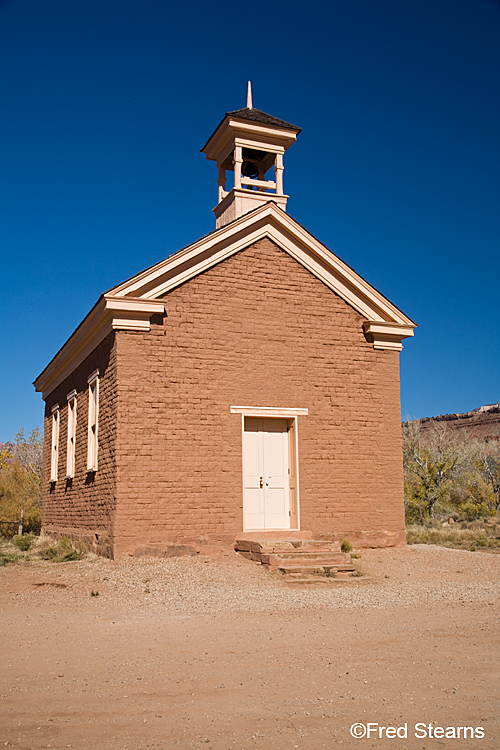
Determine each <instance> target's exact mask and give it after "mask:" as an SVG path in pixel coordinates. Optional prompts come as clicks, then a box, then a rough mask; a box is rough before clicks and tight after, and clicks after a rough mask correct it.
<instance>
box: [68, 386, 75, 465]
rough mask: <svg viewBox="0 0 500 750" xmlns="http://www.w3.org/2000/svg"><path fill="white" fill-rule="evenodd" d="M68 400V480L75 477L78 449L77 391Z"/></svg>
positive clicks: (70, 394) (69, 395) (72, 392)
mask: <svg viewBox="0 0 500 750" xmlns="http://www.w3.org/2000/svg"><path fill="white" fill-rule="evenodd" d="M66 398H67V400H68V442H67V447H66V479H73V477H74V476H75V448H76V391H75V390H73V391H71V393H68V395H67V396H66Z"/></svg>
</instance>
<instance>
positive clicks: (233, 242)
mask: <svg viewBox="0 0 500 750" xmlns="http://www.w3.org/2000/svg"><path fill="white" fill-rule="evenodd" d="M264 238H268V239H270V240H272V241H273V242H274V243H275V244H276V245H278V247H280V248H281V249H282V250H284V251H285V252H287V253H288V254H289V255H291V256H292V258H294V259H295V260H296V261H297V262H298V263H300V264H301V265H302V266H304V267H305V268H307V270H308V271H309V272H310V273H312V274H313V275H314V276H316V277H317V278H318V279H320V280H321V281H322V282H323V283H324V284H326V286H328V287H329V288H330V289H332V290H333V291H334V292H335V293H336V294H338V295H339V296H340V297H342V299H344V300H345V301H346V302H348V303H349V304H350V305H351V306H352V307H354V309H355V310H357V311H358V312H359V313H360V314H361V315H362V316H363V317H364V318H366V320H367V321H370V322H373V323H375V322H377V323H380V324H384V323H390V324H395V325H401V326H404V327H409V328H411V329H413V328H414V327H415V323H413V321H411V320H410V318H408V317H407V316H406V315H404V313H402V312H401V310H399V309H398V308H397V307H396V306H395V305H393V304H392V303H391V302H390V301H389V300H388V299H387V298H386V297H384V296H383V295H382V294H381V293H380V292H379V291H377V290H376V289H375V288H374V287H373V286H371V285H370V284H368V282H366V281H365V280H364V279H363V278H362V277H361V276H359V274H357V273H356V272H355V271H354V270H353V269H352V268H350V267H349V266H348V265H347V264H346V263H344V262H343V261H342V260H341V259H340V258H338V257H337V256H336V255H335V254H334V253H332V252H331V251H330V250H328V248H326V247H325V246H324V245H323V244H322V243H321V242H319V241H318V240H317V239H316V238H315V237H313V235H312V234H310V233H309V232H308V231H307V230H306V229H304V228H303V227H302V226H301V225H300V224H299V223H298V222H296V221H295V220H294V219H292V217H291V216H289V215H288V214H287V213H285V212H284V211H282V210H281V209H280V208H279V207H278V206H277V205H276V204H275V203H273V202H269V203H266V204H265V205H264V206H261V207H260V208H258V209H256V210H255V211H252V212H251V213H248V214H246V215H245V216H242V217H240V218H239V219H236V220H235V221H233V222H232V223H231V224H228V225H226V226H225V227H222V228H221V229H218V230H216V231H215V232H212V233H211V234H209V235H207V236H206V237H203V238H202V239H200V240H198V241H197V242H195V243H193V244H192V245H189V246H188V247H186V248H184V249H183V250H180V251H179V252H177V253H175V254H174V255H171V256H170V257H169V258H166V259H165V260H163V261H161V262H160V263H157V264H156V265H154V266H152V267H151V268H148V269H147V270H146V271H143V272H142V273H139V274H137V275H136V276H134V277H132V278H131V279H129V280H128V281H125V282H124V283H123V284H119V285H118V286H116V287H114V288H113V289H111V290H110V291H109V292H108V293H107V296H112V297H117V298H127V297H132V298H135V299H142V300H145V301H146V300H150V301H152V300H159V299H162V298H164V297H165V295H167V294H168V292H170V291H171V290H172V289H175V287H177V286H179V285H180V284H183V283H185V282H186V281H188V280H189V279H191V278H193V277H195V276H197V275H198V274H200V273H203V271H206V270H207V269H208V268H211V267H212V266H214V265H216V264H217V263H220V262H221V261H223V260H225V259H226V258H229V257H230V256H231V255H234V254H235V253H238V252H240V251H241V250H244V249H245V248H246V247H249V246H250V245H253V244H254V243H255V242H258V241H259V240H261V239H264ZM407 335H411V333H408V334H407Z"/></svg>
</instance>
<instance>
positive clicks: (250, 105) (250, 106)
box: [247, 81, 252, 109]
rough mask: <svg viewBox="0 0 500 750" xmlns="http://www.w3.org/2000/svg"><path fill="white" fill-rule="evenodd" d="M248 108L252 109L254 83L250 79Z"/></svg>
mask: <svg viewBox="0 0 500 750" xmlns="http://www.w3.org/2000/svg"><path fill="white" fill-rule="evenodd" d="M247 109H252V84H251V82H250V81H248V89H247Z"/></svg>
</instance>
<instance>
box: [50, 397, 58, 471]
mask: <svg viewBox="0 0 500 750" xmlns="http://www.w3.org/2000/svg"><path fill="white" fill-rule="evenodd" d="M51 413H52V446H51V450H50V481H51V482H57V465H58V463H59V404H54V406H53V407H52V409H51Z"/></svg>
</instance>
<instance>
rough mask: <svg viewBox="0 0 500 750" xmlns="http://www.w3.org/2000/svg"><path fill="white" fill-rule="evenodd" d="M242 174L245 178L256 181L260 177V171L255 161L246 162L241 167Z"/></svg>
mask: <svg viewBox="0 0 500 750" xmlns="http://www.w3.org/2000/svg"><path fill="white" fill-rule="evenodd" d="M241 174H242V175H243V177H250V179H252V180H255V179H256V178H257V177H258V176H259V170H258V168H257V165H256V164H254V162H253V161H244V162H243V164H242V165H241Z"/></svg>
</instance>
